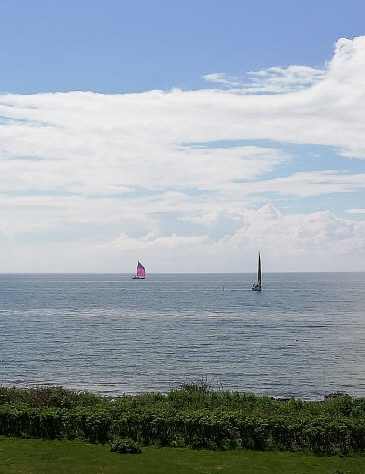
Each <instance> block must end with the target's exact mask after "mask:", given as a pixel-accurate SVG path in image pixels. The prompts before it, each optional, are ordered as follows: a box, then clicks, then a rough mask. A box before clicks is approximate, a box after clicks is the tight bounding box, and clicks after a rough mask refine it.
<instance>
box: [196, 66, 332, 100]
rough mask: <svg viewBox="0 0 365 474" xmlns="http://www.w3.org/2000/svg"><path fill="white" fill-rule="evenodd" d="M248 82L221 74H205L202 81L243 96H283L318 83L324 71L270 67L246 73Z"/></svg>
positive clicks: (301, 67)
mask: <svg viewBox="0 0 365 474" xmlns="http://www.w3.org/2000/svg"><path fill="white" fill-rule="evenodd" d="M247 75H248V79H249V81H248V82H246V81H245V80H244V79H243V78H242V79H241V78H239V77H231V76H226V75H225V74H222V73H212V74H206V75H205V76H204V79H205V80H207V81H209V82H213V83H216V84H221V85H223V86H224V87H225V88H227V89H230V90H231V91H235V92H241V93H243V94H257V93H261V94H284V93H288V92H297V91H300V90H303V89H307V88H308V87H310V86H312V85H313V84H316V83H317V82H320V81H322V80H323V79H324V77H325V75H326V71H325V70H323V69H314V68H311V67H307V66H289V67H287V68H281V67H270V68H268V69H263V70H260V71H250V72H248V73H247Z"/></svg>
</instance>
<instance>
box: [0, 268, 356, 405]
mask: <svg viewBox="0 0 365 474" xmlns="http://www.w3.org/2000/svg"><path fill="white" fill-rule="evenodd" d="M253 280H254V275H249V274H205V275H204V274H151V275H148V278H147V279H146V280H143V281H136V280H132V279H131V275H123V274H120V275H118V274H54V275H53V274H12V275H4V274H3V275H0V384H2V385H10V386H13V385H15V386H18V387H29V386H35V385H62V386H64V387H67V388H71V389H77V390H90V391H93V392H96V393H100V394H106V395H111V396H114V395H118V394H123V393H137V392H145V391H162V392H164V391H167V390H169V389H170V388H171V387H173V386H174V385H176V384H177V383H179V382H181V381H187V380H198V379H205V378H207V379H208V380H209V381H211V382H212V383H213V385H214V384H216V385H217V386H222V387H223V389H227V390H239V391H249V392H254V393H260V394H267V395H271V396H294V397H300V398H306V399H318V398H323V396H324V395H325V394H327V393H330V392H334V391H338V390H340V391H345V392H347V393H349V394H350V395H353V396H365V310H364V308H365V273H290V274H289V273H287V274H284V273H277V274H274V273H272V274H268V275H264V288H263V291H262V292H261V293H258V292H253V291H251V289H250V286H251V283H252V281H253Z"/></svg>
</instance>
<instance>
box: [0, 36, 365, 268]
mask: <svg viewBox="0 0 365 474" xmlns="http://www.w3.org/2000/svg"><path fill="white" fill-rule="evenodd" d="M364 68H365V37H359V38H355V39H353V40H348V39H340V40H339V41H338V42H337V44H336V47H335V51H334V56H333V58H332V59H331V60H330V61H328V62H327V64H325V65H324V67H323V69H313V68H310V67H306V66H290V67H288V68H286V69H283V68H280V67H271V68H269V69H266V70H262V71H258V72H250V73H248V77H249V78H250V80H249V82H246V83H242V81H241V79H239V78H235V77H233V78H232V77H231V78H229V77H227V76H225V75H224V74H223V73H215V74H208V75H207V76H206V79H208V80H209V81H211V82H212V83H213V84H217V85H223V86H224V89H223V90H222V89H221V88H216V89H214V88H213V89H204V90H197V91H182V90H179V89H174V90H171V91H167V92H166V91H146V92H142V93H135V94H114V95H104V94H97V93H93V92H69V93H44V94H33V95H16V94H6V95H2V96H0V116H1V117H2V119H1V121H0V186H1V195H0V213H1V220H0V239H1V240H2V242H3V244H4V245H5V246H6V248H7V252H8V255H9V257H4V258H5V260H4V265H5V266H4V271H12V269H15V270H17V271H37V270H39V271H44V270H45V268H44V266H46V267H47V263H43V267H42V269H39V268H38V267H37V261H38V262H39V261H40V255H41V254H43V253H47V252H48V253H47V258H46V259H44V258H43V257H42V261H43V262H49V266H48V267H47V268H48V270H49V271H52V270H54V271H57V270H61V269H64V265H65V263H64V259H60V258H59V257H58V255H60V254H62V251H63V253H64V254H67V255H68V256H69V258H70V259H71V258H72V259H73V260H72V261H73V262H74V264H73V265H74V268H73V269H72V271H77V269H79V270H80V271H82V270H85V271H91V270H92V271H94V270H99V271H103V270H107V271H108V270H109V271H119V270H120V269H121V268H120V266H119V264H118V265H117V264H116V259H115V255H116V253H117V255H119V256H120V258H121V259H122V260H123V261H127V260H128V259H132V258H133V261H134V260H135V255H132V253H133V254H135V253H139V252H144V253H145V255H146V256H147V257H148V258H149V259H151V261H153V260H154V259H155V258H156V259H157V254H160V253H161V252H162V251H163V249H165V250H166V252H165V254H164V263H162V264H161V267H160V268H158V265H159V263H158V262H161V256H160V259H159V260H158V261H157V260H156V267H157V268H156V271H159V270H161V271H162V270H164V271H168V270H171V267H169V265H170V263H169V262H170V261H172V260H173V258H172V257H173V254H174V252H176V249H177V248H178V249H179V255H180V256H181V257H180V259H181V262H180V263H181V268H182V269H184V271H194V269H195V268H201V265H200V264H199V265H198V263H197V262H199V263H200V261H199V259H204V261H205V262H209V265H208V268H209V270H210V271H224V270H225V260H224V259H227V260H229V259H231V261H232V262H234V261H235V259H234V255H236V254H237V251H238V250H239V248H240V246H241V245H243V244H244V245H245V249H246V250H245V251H246V252H247V254H249V253H252V251H253V250H254V248H257V246H259V244H260V243H261V245H262V246H263V247H262V248H264V249H266V250H267V253H271V254H272V255H273V257H272V258H273V265H274V268H273V270H275V269H279V270H280V269H281V268H282V266H283V263H282V260H281V259H280V256H282V255H283V254H287V253H288V252H291V255H292V261H293V262H297V264H302V265H304V264H305V265H308V269H310V263H309V262H312V265H313V267H317V266H318V264H317V262H318V258H317V256H316V252H317V251H319V250H320V251H321V255H322V256H323V255H324V256H328V261H327V268H330V267H331V265H332V263H331V262H333V255H335V254H336V255H338V254H340V255H345V254H346V253H347V260H346V259H345V258H344V263H343V265H344V267H343V268H344V269H346V268H348V267H350V266H351V268H353V267H352V262H356V264H358V263H357V262H358V261H359V260H358V255H359V253H361V252H363V249H364V241H365V235H364V223H363V221H361V220H360V219H361V217H362V214H363V209H362V208H361V207H359V206H358V204H357V203H355V202H354V203H353V204H352V203H351V204H347V205H346V207H347V208H348V209H343V211H342V212H340V211H339V212H338V213H337V214H336V213H333V212H329V210H328V209H327V208H326V202H325V201H319V199H320V198H321V197H322V196H323V197H324V196H329V195H334V194H336V193H342V194H345V193H346V194H347V195H348V196H350V195H352V194H353V193H358V195H363V193H364V186H365V173H364V172H363V171H364V170H361V169H360V168H361V167H360V166H359V165H355V163H356V164H358V163H361V162H362V159H364V158H365V125H364V124H365V111H364V109H363V107H362V104H363V103H364V102H365V85H364V82H363V71H364ZM217 87H218V86H217ZM288 143H290V144H295V145H298V146H300V145H321V146H325V147H330V148H331V150H332V151H333V155H334V156H336V158H337V159H341V160H343V163H344V165H343V167H341V168H335V167H330V166H328V165H327V164H325V163H323V165H322V164H321V155H318V157H317V163H316V167H315V169H311V168H310V166H311V165H312V164H313V163H311V164H308V167H307V168H306V167H305V166H304V165H303V157H300V156H296V155H295V154H293V153H289V152H288V151H287V149H286V148H285V147H284V146H283V145H284V144H288ZM299 158H301V167H300V169H299V168H297V167H296V162H297V160H298V159H299ZM344 168H346V171H344ZM283 197H292V198H296V199H298V200H302V202H303V209H304V208H305V207H306V206H305V202H306V201H305V200H306V199H309V198H316V199H318V204H317V206H316V208H317V209H318V208H321V209H322V211H321V212H313V210H312V212H311V211H310V210H309V211H307V212H306V213H305V212H304V210H303V212H301V213H300V212H298V211H297V213H296V214H290V213H289V212H290V209H289V210H288V211H287V212H288V213H287V214H282V213H281V212H280V210H279V207H280V204H279V203H277V202H275V199H277V198H278V199H279V198H283ZM268 201H273V204H271V205H269V206H262V204H263V203H265V202H268ZM298 202H299V201H298ZM298 207H299V206H297V208H298ZM342 214H353V215H355V214H356V217H357V220H356V221H355V220H350V219H344V218H343V217H342ZM70 241H72V244H73V245H70ZM270 247H271V248H270ZM4 248H5V247H4ZM56 248H57V249H58V250H57V251H55V249H56ZM10 249H13V251H14V252H15V253H16V254H19V258H17V260H16V262H17V263H14V258H13V257H14V255H13V254H12V253H11V252H10ZM117 249H118V250H117ZM96 251H97V252H98V253H99V255H100V259H99V260H98V261H99V264H98V265H96V264H95V263H92V264H91V263H90V262H91V261H92V260H91V255H95V252H96ZM311 252H312V255H313V257H311ZM217 254H219V255H220V257H219V259H218V258H215V259H214V258H212V256H214V255H217ZM113 255H114V257H113ZM331 256H332V260H331ZM175 258H176V255H175ZM326 258H327V257H326ZM37 259H38V260H37ZM275 259H276V260H275ZM351 259H352V260H351ZM337 261H338V260H337ZM19 262H20V263H19ZM189 262H190V263H189ZM14 265H15V266H16V267H15V266H14ZM128 265H129V263H128ZM124 269H125V267H124ZM174 269H175V270H176V267H174ZM239 269H240V268H237V271H239ZM324 269H325V268H324ZM65 271H67V269H65Z"/></svg>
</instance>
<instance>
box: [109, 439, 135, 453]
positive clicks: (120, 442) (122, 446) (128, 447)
mask: <svg viewBox="0 0 365 474" xmlns="http://www.w3.org/2000/svg"><path fill="white" fill-rule="evenodd" d="M109 444H110V451H113V452H115V453H121V454H140V453H141V452H142V449H141V448H140V446H139V444H138V443H137V442H136V441H133V439H131V438H118V439H114V440H112V441H110V442H109Z"/></svg>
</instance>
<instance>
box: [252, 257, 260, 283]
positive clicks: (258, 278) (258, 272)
mask: <svg viewBox="0 0 365 474" xmlns="http://www.w3.org/2000/svg"><path fill="white" fill-rule="evenodd" d="M252 291H261V255H260V252H259V261H258V264H257V282H256V283H254V284H253V285H252Z"/></svg>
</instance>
